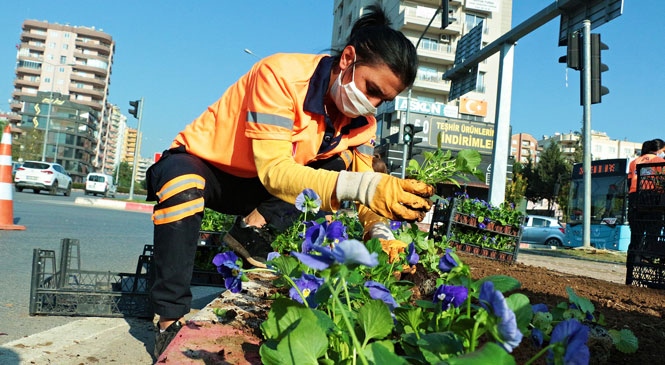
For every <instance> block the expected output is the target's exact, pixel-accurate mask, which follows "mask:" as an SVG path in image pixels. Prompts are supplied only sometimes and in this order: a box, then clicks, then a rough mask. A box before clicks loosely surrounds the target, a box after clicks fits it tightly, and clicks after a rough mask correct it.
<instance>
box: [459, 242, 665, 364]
mask: <svg viewBox="0 0 665 365" xmlns="http://www.w3.org/2000/svg"><path fill="white" fill-rule="evenodd" d="M458 255H459V256H460V258H461V260H462V261H463V262H464V263H465V264H467V265H469V266H470V267H471V274H472V276H473V278H474V279H480V278H482V277H485V276H489V275H497V274H501V275H509V276H511V277H514V278H515V279H517V280H519V281H520V283H522V287H521V289H520V290H519V292H521V293H522V294H524V295H526V296H527V297H528V298H529V300H530V301H531V304H538V303H545V304H547V306H548V307H549V308H553V307H555V306H556V305H557V304H559V303H560V302H567V301H568V294H567V292H566V287H571V288H572V289H573V290H574V291H575V293H576V294H577V295H578V296H581V297H585V298H588V299H589V300H591V301H592V302H593V304H594V306H595V307H596V311H597V313H600V314H602V315H603V316H604V317H605V322H606V326H605V328H606V329H616V330H620V329H623V328H626V329H629V330H631V331H632V332H633V333H634V334H635V336H636V337H637V338H638V341H639V349H638V351H637V352H636V353H633V354H624V353H621V352H619V351H617V350H616V349H614V347H612V348H611V349H610V351H609V353H606V351H602V352H605V354H601V353H599V352H601V351H600V350H596V351H595V352H596V353H595V354H594V349H592V364H593V363H607V364H617V365H618V364H622V365H623V364H662V363H664V362H665V360H663V350H662V348H663V344H664V343H665V320H664V317H665V290H657V289H649V288H643V287H636V286H627V285H623V284H616V283H612V282H609V281H603V280H598V279H592V278H588V277H585V276H578V275H570V274H564V273H560V272H556V271H552V270H547V269H544V268H540V267H535V266H528V265H524V264H521V263H505V262H500V261H495V260H489V259H486V258H482V257H477V256H472V255H468V254H464V253H458ZM526 341H528V339H527V338H525V339H524V340H523V343H522V345H521V346H519V347H518V348H517V349H516V350H515V352H514V353H513V355H514V356H515V358H516V360H517V363H518V364H523V363H524V362H526V360H528V359H529V358H531V357H532V356H533V355H534V354H535V353H536V352H537V351H538V349H536V348H533V347H532V346H530V345H528V342H526ZM603 355H605V356H603ZM605 360H606V361H607V362H603V361H605ZM538 363H539V364H544V363H545V361H544V360H543V361H541V362H538Z"/></svg>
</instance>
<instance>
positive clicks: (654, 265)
mask: <svg viewBox="0 0 665 365" xmlns="http://www.w3.org/2000/svg"><path fill="white" fill-rule="evenodd" d="M626 285H634V286H640V287H647V288H652V289H665V255H654V254H652V253H649V252H644V251H631V250H629V251H628V256H627V260H626Z"/></svg>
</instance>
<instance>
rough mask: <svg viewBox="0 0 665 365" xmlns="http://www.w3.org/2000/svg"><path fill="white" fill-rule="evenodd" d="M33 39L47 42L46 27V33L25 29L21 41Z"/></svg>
mask: <svg viewBox="0 0 665 365" xmlns="http://www.w3.org/2000/svg"><path fill="white" fill-rule="evenodd" d="M31 40H38V41H42V42H45V41H46V29H44V34H40V33H35V32H30V31H24V32H23V33H21V42H26V43H27V42H29V41H31Z"/></svg>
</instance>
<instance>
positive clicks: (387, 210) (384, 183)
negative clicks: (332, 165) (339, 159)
mask: <svg viewBox="0 0 665 365" xmlns="http://www.w3.org/2000/svg"><path fill="white" fill-rule="evenodd" d="M335 191H336V194H337V201H343V200H354V201H357V202H360V204H362V205H364V206H366V207H368V208H369V209H371V210H372V211H374V212H375V213H377V214H379V215H381V216H383V217H386V218H388V219H392V220H406V221H422V220H423V218H425V214H426V213H427V212H428V211H429V210H430V208H431V207H432V204H433V202H432V201H431V200H430V199H429V197H431V196H432V195H433V194H434V188H433V187H432V186H431V185H428V184H425V183H423V182H420V181H418V180H405V179H399V178H396V177H394V176H390V175H387V174H381V173H377V172H348V171H340V172H339V177H338V178H337V185H336V190H335Z"/></svg>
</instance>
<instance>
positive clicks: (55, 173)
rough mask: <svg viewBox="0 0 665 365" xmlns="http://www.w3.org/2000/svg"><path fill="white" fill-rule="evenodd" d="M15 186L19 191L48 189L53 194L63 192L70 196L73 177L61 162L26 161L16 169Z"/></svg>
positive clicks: (36, 191)
mask: <svg viewBox="0 0 665 365" xmlns="http://www.w3.org/2000/svg"><path fill="white" fill-rule="evenodd" d="M14 188H15V189H16V191H18V192H21V191H23V189H32V192H34V193H35V194H39V192H40V191H42V190H48V191H49V193H51V194H52V195H56V194H57V193H58V192H62V193H64V194H65V196H69V195H70V194H71V193H72V178H71V177H70V176H69V174H68V173H67V171H65V168H64V167H62V166H60V164H57V163H53V162H41V161H25V162H24V163H23V165H21V167H19V168H18V169H17V170H16V175H14Z"/></svg>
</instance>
